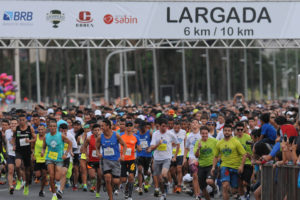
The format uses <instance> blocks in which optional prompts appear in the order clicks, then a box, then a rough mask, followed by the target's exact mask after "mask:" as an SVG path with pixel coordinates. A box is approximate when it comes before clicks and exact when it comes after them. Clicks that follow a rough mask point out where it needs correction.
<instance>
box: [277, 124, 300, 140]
mask: <svg viewBox="0 0 300 200" xmlns="http://www.w3.org/2000/svg"><path fill="white" fill-rule="evenodd" d="M281 131H282V134H283V135H284V134H286V135H287V137H288V138H289V137H291V136H298V133H297V130H296V128H295V127H294V126H293V125H292V124H284V125H282V126H281Z"/></svg>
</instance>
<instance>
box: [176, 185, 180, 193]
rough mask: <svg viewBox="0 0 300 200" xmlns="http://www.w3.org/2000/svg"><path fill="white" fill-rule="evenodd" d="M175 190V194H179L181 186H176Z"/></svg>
mask: <svg viewBox="0 0 300 200" xmlns="http://www.w3.org/2000/svg"><path fill="white" fill-rule="evenodd" d="M175 192H176V193H177V194H180V193H181V187H180V186H177V187H176V190H175Z"/></svg>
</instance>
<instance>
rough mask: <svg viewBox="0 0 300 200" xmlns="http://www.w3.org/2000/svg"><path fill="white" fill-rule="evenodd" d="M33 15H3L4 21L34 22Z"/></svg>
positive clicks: (10, 13) (13, 13)
mask: <svg viewBox="0 0 300 200" xmlns="http://www.w3.org/2000/svg"><path fill="white" fill-rule="evenodd" d="M32 17H33V13H32V12H26V11H5V12H4V15H3V20H4V21H24V22H28V21H32Z"/></svg>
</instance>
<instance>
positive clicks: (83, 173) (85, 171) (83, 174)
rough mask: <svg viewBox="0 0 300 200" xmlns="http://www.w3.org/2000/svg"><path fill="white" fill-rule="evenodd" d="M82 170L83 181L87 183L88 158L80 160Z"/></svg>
mask: <svg viewBox="0 0 300 200" xmlns="http://www.w3.org/2000/svg"><path fill="white" fill-rule="evenodd" d="M80 172H81V179H82V183H83V184H84V185H86V180H87V169H86V160H83V159H81V160H80Z"/></svg>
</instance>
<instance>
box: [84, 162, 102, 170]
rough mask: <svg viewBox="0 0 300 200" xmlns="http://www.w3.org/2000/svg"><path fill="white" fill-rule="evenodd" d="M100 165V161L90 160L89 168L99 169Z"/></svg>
mask: <svg viewBox="0 0 300 200" xmlns="http://www.w3.org/2000/svg"><path fill="white" fill-rule="evenodd" d="M99 167H100V163H99V162H88V166H87V168H88V169H90V168H93V169H95V170H97V169H98V168H99Z"/></svg>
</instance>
